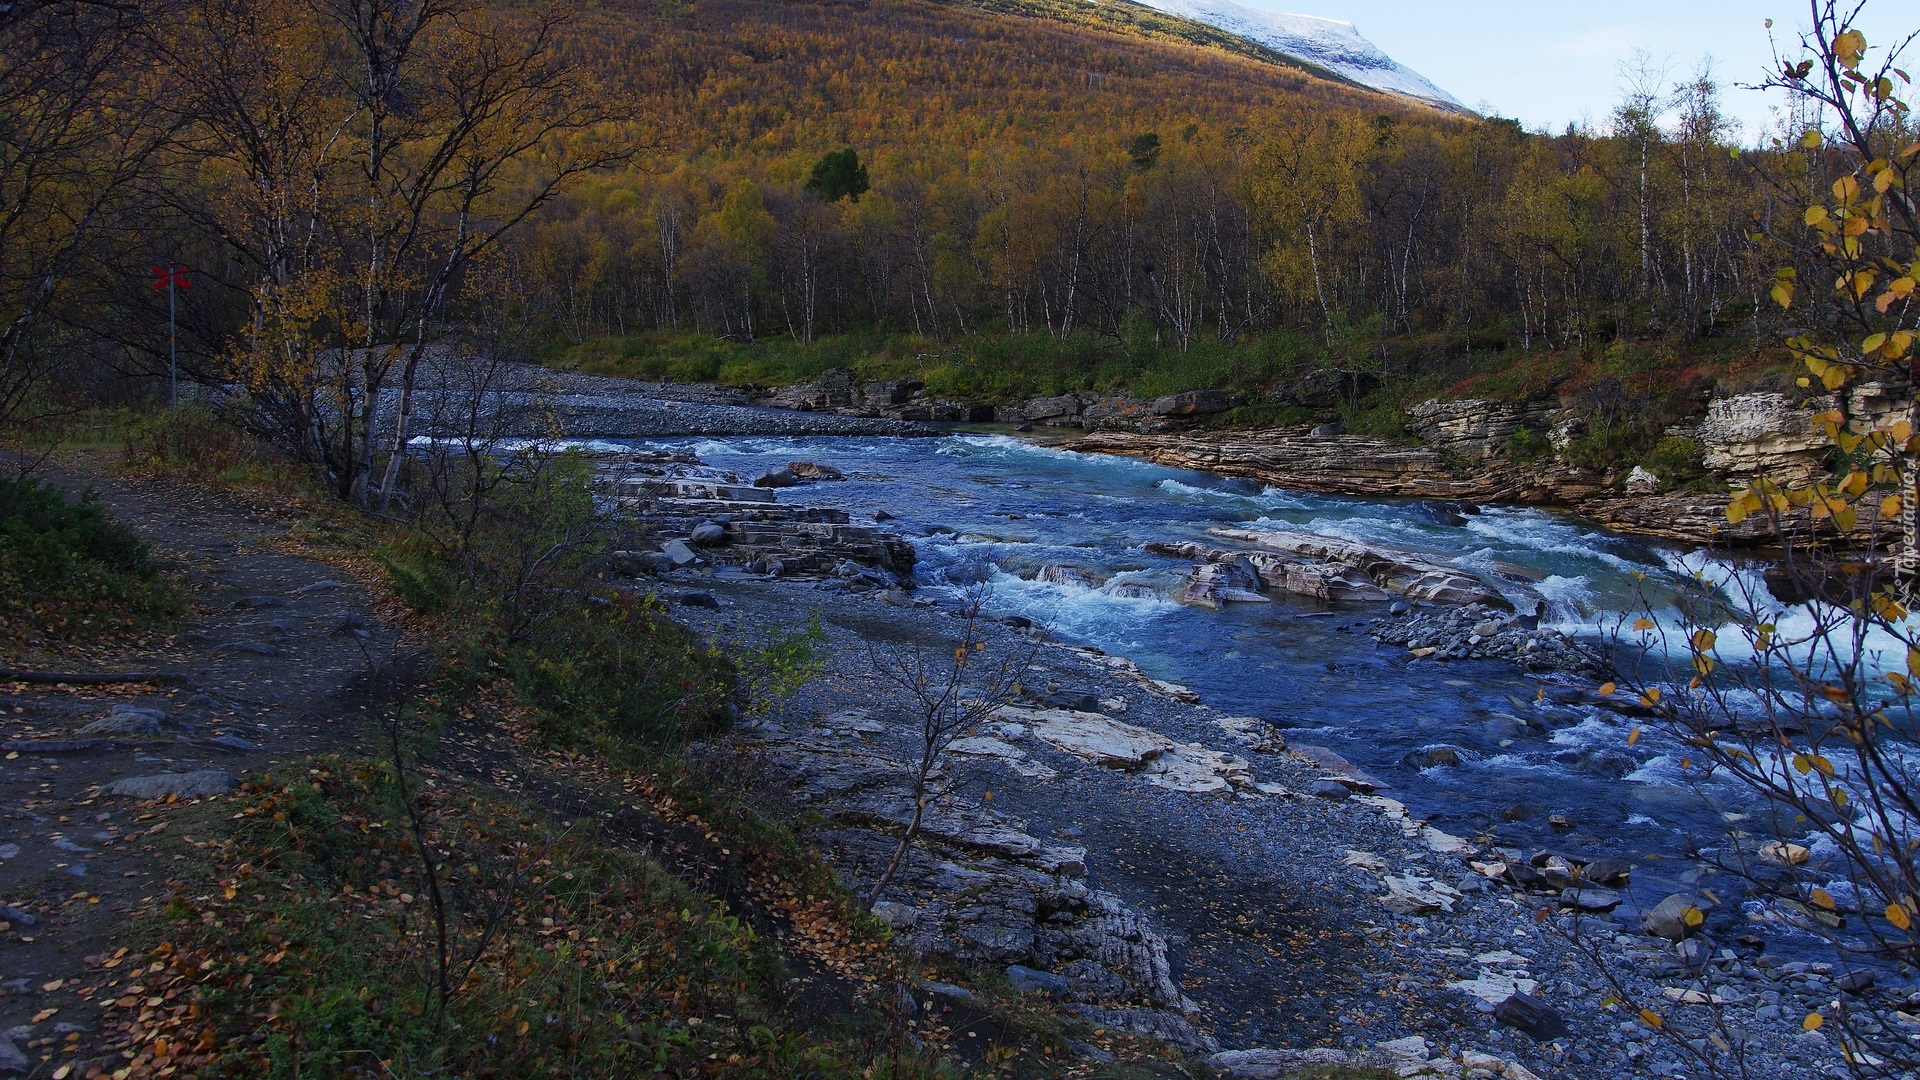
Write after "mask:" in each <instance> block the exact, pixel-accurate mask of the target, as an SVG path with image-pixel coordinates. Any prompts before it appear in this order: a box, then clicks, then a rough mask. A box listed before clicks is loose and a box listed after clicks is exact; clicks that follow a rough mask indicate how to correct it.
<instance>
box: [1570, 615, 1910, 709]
mask: <svg viewBox="0 0 1920 1080" xmlns="http://www.w3.org/2000/svg"><path fill="white" fill-rule="evenodd" d="M1636 629H1638V628H1637V627H1636ZM1915 651H1916V652H1917V653H1920V650H1915ZM1618 689H1620V687H1619V686H1617V685H1616V684H1614V683H1601V684H1600V696H1601V697H1612V696H1613V692H1614V691H1615V690H1618Z"/></svg>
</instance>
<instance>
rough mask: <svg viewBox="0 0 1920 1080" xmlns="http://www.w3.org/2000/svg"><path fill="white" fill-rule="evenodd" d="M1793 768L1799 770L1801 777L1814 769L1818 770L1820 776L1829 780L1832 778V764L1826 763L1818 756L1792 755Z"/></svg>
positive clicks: (1826, 761) (1825, 760)
mask: <svg viewBox="0 0 1920 1080" xmlns="http://www.w3.org/2000/svg"><path fill="white" fill-rule="evenodd" d="M1793 767H1794V768H1795V769H1797V770H1799V773H1800V775H1801V776H1805V775H1807V774H1808V773H1811V772H1813V771H1814V770H1815V769H1818V770H1820V775H1821V776H1825V777H1829V778H1831V777H1832V776H1833V762H1831V761H1828V760H1827V759H1826V758H1823V757H1821V756H1820V755H1819V754H1795V755H1793Z"/></svg>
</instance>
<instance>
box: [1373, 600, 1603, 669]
mask: <svg viewBox="0 0 1920 1080" xmlns="http://www.w3.org/2000/svg"><path fill="white" fill-rule="evenodd" d="M1367 632H1368V633H1369V634H1371V635H1372V636H1373V637H1374V638H1375V639H1376V640H1378V641H1381V642H1385V643H1387V644H1390V645H1402V646H1405V647H1406V648H1407V649H1408V650H1409V651H1410V652H1411V653H1412V655H1413V658H1414V659H1417V660H1426V659H1431V660H1434V661H1439V662H1444V661H1448V660H1490V659H1491V660H1507V661H1511V662H1512V663H1515V664H1518V665H1520V666H1521V667H1523V668H1526V669H1527V670H1528V671H1531V672H1535V673H1536V674H1556V675H1572V676H1576V677H1579V678H1582V679H1590V680H1598V679H1606V678H1611V677H1612V676H1613V665H1612V664H1611V663H1609V662H1608V661H1607V658H1606V657H1605V656H1604V655H1602V654H1601V653H1600V652H1598V651H1596V650H1595V649H1592V648H1590V647H1589V646H1587V645H1585V644H1583V643H1582V642H1581V641H1580V640H1579V639H1577V638H1574V637H1572V636H1570V635H1568V634H1563V633H1561V632H1560V631H1558V630H1555V629H1553V628H1551V627H1542V626H1541V625H1540V620H1539V619H1537V618H1535V617H1533V616H1513V615H1509V614H1507V613H1506V612H1505V611H1500V610H1495V609H1491V608H1486V607H1481V606H1479V605H1474V604H1469V605H1467V606H1466V607H1462V608H1452V609H1444V608H1443V609H1439V610H1425V611H1418V610H1416V611H1411V612H1408V613H1406V614H1404V615H1400V616H1390V617H1388V618H1384V619H1376V620H1374V621H1373V622H1372V623H1371V624H1369V625H1368V627H1367Z"/></svg>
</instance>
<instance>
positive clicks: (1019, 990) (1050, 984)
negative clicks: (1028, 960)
mask: <svg viewBox="0 0 1920 1080" xmlns="http://www.w3.org/2000/svg"><path fill="white" fill-rule="evenodd" d="M1007 985H1008V986H1010V987H1012V988H1013V991H1014V993H1016V994H1045V995H1046V996H1047V997H1050V998H1058V997H1062V996H1064V995H1065V994H1066V992H1067V989H1068V985H1067V980H1065V979H1063V978H1061V977H1060V976H1058V975H1055V974H1054V973H1052V972H1050V971H1039V970H1036V969H1034V968H1030V967H1022V966H1021V965H1019V964H1009V965H1007Z"/></svg>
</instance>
